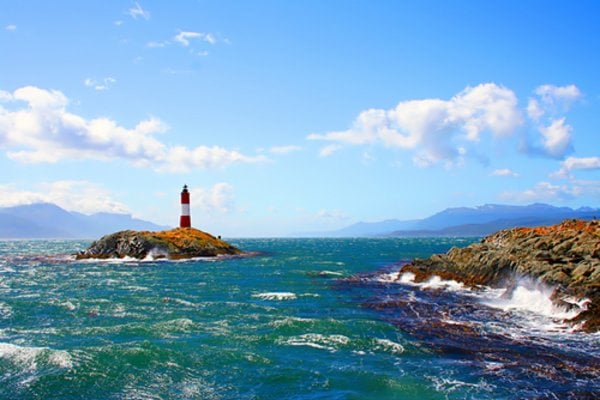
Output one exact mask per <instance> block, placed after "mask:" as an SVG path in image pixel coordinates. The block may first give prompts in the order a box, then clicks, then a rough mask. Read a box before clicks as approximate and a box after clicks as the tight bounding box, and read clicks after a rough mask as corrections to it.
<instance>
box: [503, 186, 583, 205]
mask: <svg viewBox="0 0 600 400" xmlns="http://www.w3.org/2000/svg"><path fill="white" fill-rule="evenodd" d="M578 195H581V188H580V187H579V186H569V185H553V184H551V183H549V182H539V183H538V184H536V185H535V186H534V187H533V188H531V189H527V190H524V191H522V192H504V193H502V194H501V195H500V198H501V199H502V200H505V201H511V202H518V203H531V202H538V201H539V202H553V201H559V200H567V199H572V198H573V197H576V196H578Z"/></svg>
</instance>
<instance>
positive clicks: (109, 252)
mask: <svg viewBox="0 0 600 400" xmlns="http://www.w3.org/2000/svg"><path fill="white" fill-rule="evenodd" d="M241 253H242V252H241V251H240V250H239V249H237V248H235V247H233V246H232V245H230V244H229V243H227V242H225V241H223V240H221V239H219V238H216V237H214V236H213V235H211V234H209V233H206V232H203V231H201V230H199V229H195V228H176V229H171V230H167V231H161V232H150V231H121V232H117V233H113V234H112V235H107V236H104V237H103V238H101V239H100V240H97V241H95V242H94V243H92V245H91V246H90V247H89V248H88V249H86V250H84V251H81V252H79V253H78V254H76V258H77V259H84V258H123V257H133V258H138V259H143V258H147V257H151V258H170V259H182V258H191V257H214V256H218V255H226V254H229V255H233V254H241Z"/></svg>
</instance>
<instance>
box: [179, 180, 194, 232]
mask: <svg viewBox="0 0 600 400" xmlns="http://www.w3.org/2000/svg"><path fill="white" fill-rule="evenodd" d="M191 226H192V217H190V192H188V188H187V185H183V190H182V191H181V217H179V227H180V228H189V227H191Z"/></svg>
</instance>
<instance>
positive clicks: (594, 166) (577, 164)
mask: <svg viewBox="0 0 600 400" xmlns="http://www.w3.org/2000/svg"><path fill="white" fill-rule="evenodd" d="M573 170H600V157H569V158H567V159H566V160H565V161H563V162H562V166H561V168H560V169H559V170H558V171H556V172H554V173H553V174H552V175H551V177H552V178H555V179H563V178H570V177H572V176H571V171H573Z"/></svg>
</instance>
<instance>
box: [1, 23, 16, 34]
mask: <svg viewBox="0 0 600 400" xmlns="http://www.w3.org/2000/svg"><path fill="white" fill-rule="evenodd" d="M4 29H6V30H7V31H9V32H14V31H16V30H17V26H16V25H14V24H10V25H6V26H5V27H4Z"/></svg>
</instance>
